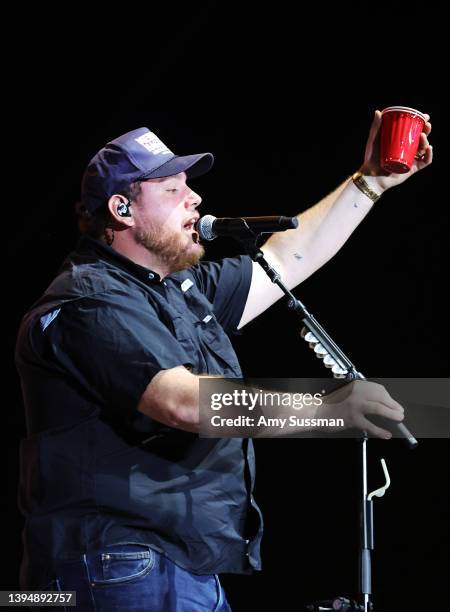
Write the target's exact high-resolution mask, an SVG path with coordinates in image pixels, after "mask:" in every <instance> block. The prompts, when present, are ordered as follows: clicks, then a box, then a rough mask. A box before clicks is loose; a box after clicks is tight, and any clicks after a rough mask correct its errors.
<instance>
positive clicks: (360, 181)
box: [352, 172, 381, 202]
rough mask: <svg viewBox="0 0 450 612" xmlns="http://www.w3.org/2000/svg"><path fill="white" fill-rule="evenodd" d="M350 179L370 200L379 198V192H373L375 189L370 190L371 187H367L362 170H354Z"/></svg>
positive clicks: (373, 200)
mask: <svg viewBox="0 0 450 612" xmlns="http://www.w3.org/2000/svg"><path fill="white" fill-rule="evenodd" d="M352 181H353V182H354V183H355V185H356V186H357V187H358V189H359V190H360V191H362V192H363V194H364V195H366V196H367V197H368V198H370V199H371V200H372V202H376V201H377V200H379V199H380V198H381V194H380V193H375V191H372V189H371V188H370V187H369V185H368V184H367V182H366V181H365V179H364V178H363V174H362V172H355V174H354V175H353V176H352Z"/></svg>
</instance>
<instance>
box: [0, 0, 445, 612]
mask: <svg viewBox="0 0 450 612" xmlns="http://www.w3.org/2000/svg"><path fill="white" fill-rule="evenodd" d="M111 13H113V11H112V10H110V11H109V14H108V15H107V17H111ZM130 13H131V11H130ZM47 17H48V20H50V18H51V19H52V20H53V22H54V26H52V27H50V26H49V25H48V23H49V21H48V20H47V19H46V18H47ZM113 17H117V21H116V22H115V23H114V24H112V23H111V25H110V24H109V23H106V18H105V19H102V20H100V21H98V22H97V21H95V22H94V20H93V17H92V15H91V14H89V13H88V12H86V13H84V12H83V11H82V10H81V9H79V11H78V12H77V13H76V14H72V13H70V12H67V13H66V14H64V15H63V14H56V13H53V14H52V15H48V16H47V15H39V16H38V15H36V19H38V18H40V19H41V20H42V23H43V24H44V27H43V26H42V24H41V22H39V27H34V24H33V19H34V15H28V16H27V22H26V24H24V22H23V21H21V20H19V19H18V20H17V21H16V22H14V23H12V24H11V27H12V29H13V30H14V33H15V39H14V43H13V44H12V45H11V46H10V48H9V50H8V51H9V55H8V57H10V59H11V62H10V64H9V66H10V69H9V75H8V77H7V78H8V81H7V83H8V86H7V91H8V96H7V97H8V101H9V102H10V103H11V104H10V107H8V111H7V112H5V113H4V133H5V138H4V147H5V151H4V153H5V154H6V159H7V160H8V162H10V169H9V175H8V176H9V178H5V177H4V178H3V196H2V200H3V202H2V213H3V218H2V221H3V231H4V234H6V238H7V251H6V258H5V260H4V262H3V263H4V265H3V271H4V272H5V273H6V275H7V278H6V279H5V283H4V288H5V293H4V300H5V301H6V302H7V304H8V307H11V312H10V314H8V315H7V318H5V319H4V322H7V325H6V327H7V329H6V332H7V362H6V368H5V369H4V378H3V381H4V383H3V388H4V395H5V402H4V415H5V432H6V438H5V442H4V445H3V448H4V449H5V459H4V463H3V465H4V470H3V472H4V481H5V483H4V496H3V504H4V506H3V510H4V513H5V519H4V522H3V527H4V531H5V536H6V538H4V539H7V540H8V548H7V551H8V564H7V566H6V567H5V568H4V571H3V572H2V582H3V584H2V588H4V589H7V588H14V587H16V586H17V568H18V564H19V559H20V528H21V519H20V516H19V514H18V511H17V509H16V486H17V475H18V461H17V454H18V441H19V439H20V438H21V437H22V436H23V435H24V419H23V413H22V405H21V398H20V389H19V382H18V378H17V375H16V373H15V370H14V367H13V364H12V359H11V356H12V352H13V346H14V341H15V334H16V330H17V326H18V323H19V320H20V318H21V316H22V314H23V313H24V311H25V310H26V308H27V307H28V306H29V305H30V304H31V303H32V302H33V301H34V300H35V299H36V298H37V297H38V296H39V295H40V293H41V292H42V291H43V290H44V289H45V287H46V286H47V284H48V283H49V282H50V280H51V279H52V277H53V275H54V273H55V271H56V270H57V268H58V266H59V264H60V262H61V260H62V259H63V257H64V255H65V254H66V252H67V251H68V250H70V249H71V248H72V247H73V245H74V244H75V242H76V239H77V232H76V230H75V224H74V222H73V217H72V207H73V203H74V202H75V201H76V199H77V198H78V195H79V181H80V177H81V173H82V171H83V169H84V167H85V165H86V163H87V162H88V161H89V159H90V157H91V156H92V155H93V154H94V153H95V152H96V150H97V149H98V148H100V147H101V146H102V145H103V144H104V143H105V142H106V141H107V140H109V139H111V138H114V137H116V136H118V135H119V134H121V133H123V132H125V131H128V130H130V129H134V128H136V127H140V126H143V125H145V126H148V127H149V128H150V129H152V130H154V131H155V132H156V133H157V134H158V135H159V136H160V138H161V139H162V140H163V141H164V142H165V143H166V144H168V146H169V147H170V148H171V149H172V150H174V151H175V152H177V153H180V154H183V153H192V152H200V151H207V150H209V151H212V152H213V153H214V154H215V156H216V163H215V166H214V168H213V170H212V171H211V172H210V173H209V174H208V175H207V176H205V177H202V178H201V179H197V180H196V181H193V183H192V185H193V187H194V188H195V189H197V190H198V191H199V193H201V195H202V196H203V204H202V206H201V210H202V211H203V212H204V213H205V212H208V213H211V214H213V215H215V216H237V215H264V214H285V215H294V214H296V213H298V212H299V211H301V210H305V209H306V208H308V207H309V206H310V205H312V204H314V203H315V202H317V201H318V200H320V199H321V198H322V197H323V196H325V195H326V194H327V193H329V192H330V191H331V190H333V189H334V188H335V187H336V186H337V185H338V184H339V183H340V182H342V181H343V180H344V179H345V178H346V177H348V176H349V175H350V174H351V173H352V172H354V171H355V170H356V169H357V168H358V166H359V165H360V163H361V161H362V156H363V152H364V146H365V142H366V137H367V133H368V130H369V126H370V123H371V120H372V116H373V112H374V110H375V109H376V108H379V109H381V108H383V107H384V106H388V105H391V104H403V105H407V106H412V107H415V108H419V109H421V110H422V111H424V112H427V113H429V114H430V115H431V117H432V122H433V132H432V134H431V136H430V140H431V141H432V143H433V145H434V149H435V162H434V163H433V165H432V167H431V168H428V169H426V170H425V171H424V172H422V173H420V174H419V175H417V176H414V177H412V178H411V179H410V180H408V182H407V183H405V184H403V185H401V186H400V187H397V188H395V189H392V190H390V191H389V192H388V193H386V194H385V195H384V196H383V198H382V199H381V200H380V201H379V202H378V203H377V204H376V205H375V207H374V210H373V211H372V212H371V213H370V214H369V216H368V217H367V218H366V219H365V221H364V222H363V223H362V225H361V226H360V227H359V228H358V230H357V231H356V232H355V233H354V235H352V237H351V238H350V240H349V241H348V242H347V244H346V245H345V246H344V248H343V249H342V250H341V251H340V252H339V254H338V255H336V256H335V257H334V258H333V260H332V261H331V262H329V263H328V264H327V265H326V266H325V267H324V268H323V269H321V270H319V271H318V272H317V273H316V274H315V275H314V276H313V277H312V278H310V279H308V280H307V281H306V282H305V283H303V284H302V286H301V287H299V288H298V289H297V290H296V294H297V295H298V296H299V297H300V298H301V299H302V301H303V302H304V303H306V305H307V306H308V308H309V310H311V311H312V312H313V313H314V314H315V316H316V317H317V318H318V319H319V321H321V322H322V324H324V325H325V327H326V328H327V329H328V330H329V331H330V332H331V334H332V335H333V337H334V338H335V339H336V341H337V342H338V343H339V344H340V345H341V346H342V348H343V349H344V350H345V351H346V352H347V353H348V355H349V356H350V358H351V359H352V360H353V361H354V362H355V363H356V365H357V367H358V368H359V369H360V370H361V371H363V372H364V373H365V374H366V375H367V376H373V377H438V376H448V373H449V358H448V333H447V331H446V330H447V327H448V325H447V320H448V298H447V296H446V289H447V287H448V235H449V234H448V225H447V219H448V214H447V209H448V187H447V185H448V176H447V174H448V173H447V172H446V170H447V165H446V163H445V162H444V155H445V153H446V150H445V149H446V144H445V141H444V138H443V131H444V129H445V127H446V123H447V121H446V118H447V115H448V110H447V104H446V102H445V99H444V98H443V84H442V82H443V78H442V77H443V74H444V67H443V61H442V60H441V54H442V52H443V48H444V47H445V40H444V38H443V36H442V35H441V33H440V27H439V23H440V19H441V16H440V15H438V14H436V12H435V9H434V8H433V7H432V5H431V6H430V5H427V7H424V6H422V5H419V4H418V3H412V4H409V5H408V10H407V11H405V10H404V8H403V9H402V8H401V7H398V8H397V9H393V8H392V7H387V6H382V5H378V6H377V7H374V6H373V5H369V4H365V3H354V4H347V5H340V6H339V8H334V9H331V8H327V7H326V6H320V7H316V8H311V7H310V8H308V10H306V9H305V8H297V9H296V10H295V11H294V9H292V10H291V11H287V10H285V9H282V8H281V7H280V8H279V9H278V10H277V9H275V7H271V8H270V9H266V12H265V13H264V14H262V13H261V10H259V11H258V13H255V12H253V13H252V12H250V13H249V14H247V15H245V16H244V15H243V14H242V12H241V11H238V10H234V11H232V10H231V9H229V10H227V11H225V10H223V11H222V12H221V13H218V12H217V9H215V10H214V11H213V9H212V8H211V6H209V7H208V8H206V7H200V6H197V7H196V8H195V9H190V11H189V12H183V13H181V12H180V10H179V9H175V8H174V10H173V13H171V14H170V15H165V16H163V17H161V18H160V17H156V16H155V15H154V14H152V13H151V12H150V11H146V12H145V13H142V14H136V13H135V12H133V13H132V14H128V13H127V14H125V13H119V12H117V14H116V15H113ZM119 22H120V23H119ZM45 26H46V27H45ZM9 130H10V132H11V135H10V136H9V135H8V136H6V134H9V133H10V132H9ZM237 252H239V247H238V246H237V244H235V243H233V242H232V241H227V240H221V241H219V240H217V241H216V242H214V243H212V244H211V246H210V248H209V249H208V252H207V256H208V258H219V257H221V256H224V255H232V254H235V253H237ZM298 332H299V327H298V321H297V320H296V319H295V318H294V317H291V316H287V315H286V311H285V308H284V306H283V305H282V304H281V303H280V304H277V305H276V306H274V307H272V308H271V309H270V310H269V311H268V312H266V313H265V314H263V315H262V316H260V317H259V318H258V319H257V320H256V321H254V322H253V323H251V324H250V325H248V326H247V328H246V329H245V333H244V334H243V335H242V336H241V337H238V338H236V348H237V350H238V354H239V357H240V360H241V363H242V365H243V368H244V371H245V373H246V374H247V375H249V376H259V377H264V376H267V377H300V376H301V377H306V376H323V375H324V372H325V371H324V370H323V367H322V366H321V364H320V363H319V362H318V360H315V359H314V357H313V355H312V353H311V351H310V350H309V349H308V348H307V345H306V344H305V343H304V342H303V341H301V340H300V338H299V333H298ZM448 450H449V443H448V440H445V439H442V440H422V441H421V444H420V447H419V448H418V449H417V450H416V451H414V452H408V451H407V450H406V449H405V448H404V446H403V445H402V443H401V442H399V441H392V442H389V443H383V442H378V441H377V442H373V443H372V444H371V450H370V455H371V488H376V487H378V486H379V485H380V484H381V482H382V473H381V468H380V467H379V466H378V464H377V462H378V459H379V457H380V456H384V457H386V459H387V461H388V465H389V468H390V472H391V477H392V485H391V488H390V489H389V491H388V493H387V494H386V496H385V497H384V498H383V499H382V500H376V501H375V512H376V515H375V518H376V525H375V527H376V531H375V535H376V541H375V542H376V551H375V553H374V558H373V572H374V591H375V602H376V603H377V609H378V610H382V611H383V612H385V611H390V610H412V609H423V610H431V609H434V606H435V605H436V604H437V602H438V601H442V600H443V599H444V598H445V584H446V580H448V571H449V563H448V545H449V538H448V512H449V509H450V508H449V496H448V487H449V469H448V465H449V464H448V456H447V452H448ZM256 453H257V465H258V473H257V484H256V492H255V495H256V498H257V500H258V502H259V504H260V506H261V507H262V509H263V512H264V515H265V522H266V535H265V539H264V541H263V563H264V571H263V573H262V574H260V575H257V576H253V577H241V576H224V577H223V582H224V584H225V586H226V588H227V592H228V597H229V600H230V602H231V603H232V606H233V610H236V611H238V612H239V611H244V610H248V609H249V608H250V606H251V609H259V608H262V607H263V606H265V607H270V608H272V607H275V606H276V607H277V609H278V610H283V611H284V610H286V611H287V610H300V609H301V606H302V605H303V604H304V603H305V602H308V601H311V600H314V599H318V598H326V597H331V596H333V595H336V594H347V595H353V594H356V592H357V588H358V585H357V547H358V487H359V456H358V448H357V444H356V443H355V442H354V441H333V442H331V441H320V440H282V441H281V440H259V441H257V443H256ZM249 602H251V603H249ZM447 605H449V604H448V602H447ZM444 607H445V606H444Z"/></svg>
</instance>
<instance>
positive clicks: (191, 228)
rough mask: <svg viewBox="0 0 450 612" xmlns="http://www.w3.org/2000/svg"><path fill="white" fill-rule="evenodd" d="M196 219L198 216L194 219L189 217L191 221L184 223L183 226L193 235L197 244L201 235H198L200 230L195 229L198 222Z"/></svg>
mask: <svg viewBox="0 0 450 612" xmlns="http://www.w3.org/2000/svg"><path fill="white" fill-rule="evenodd" d="M196 221H197V218H196V217H194V218H192V219H189V221H188V222H187V223H185V224H184V226H183V228H184V229H185V230H186V231H187V232H190V234H191V236H192V240H193V241H194V242H195V244H198V242H199V235H198V232H197V231H196V230H195V223H196Z"/></svg>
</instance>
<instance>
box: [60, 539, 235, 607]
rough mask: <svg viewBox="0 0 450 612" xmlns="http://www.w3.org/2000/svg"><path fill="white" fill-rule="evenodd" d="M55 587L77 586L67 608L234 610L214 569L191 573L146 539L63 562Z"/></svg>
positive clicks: (72, 588)
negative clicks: (74, 598) (72, 604)
mask: <svg viewBox="0 0 450 612" xmlns="http://www.w3.org/2000/svg"><path fill="white" fill-rule="evenodd" d="M52 586H53V588H51V589H49V590H60V591H76V593H77V606H76V608H73V607H72V608H65V610H67V612H70V611H71V610H77V611H78V610H80V611H81V610H83V611H84V610H86V611H91V610H95V611H98V612H100V611H101V612H103V611H104V612H112V611H113V610H117V611H119V610H130V611H136V612H138V611H142V612H144V611H145V612H197V611H198V612H206V611H208V612H212V611H213V610H214V611H216V612H231V608H230V606H229V605H228V602H227V600H226V597H225V592H224V590H223V588H222V586H221V584H220V582H219V578H218V576H217V575H216V574H209V575H205V576H198V575H196V574H192V573H191V572H188V571H187V570H185V569H182V568H181V567H179V566H178V565H176V564H175V563H173V562H172V561H170V560H169V559H168V558H167V557H165V556H164V555H162V554H160V553H158V552H156V551H155V550H153V549H152V548H150V547H149V546H147V545H144V544H115V545H112V546H107V547H105V548H104V549H102V550H100V551H97V552H95V553H89V554H86V555H83V556H82V557H81V558H80V559H78V560H74V561H64V562H62V563H60V564H59V565H58V567H57V570H56V576H55V581H54V583H53V585H52ZM53 609H54V608H53ZM59 609H61V608H59ZM49 610H52V608H49Z"/></svg>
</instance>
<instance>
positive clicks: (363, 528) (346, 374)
mask: <svg viewBox="0 0 450 612" xmlns="http://www.w3.org/2000/svg"><path fill="white" fill-rule="evenodd" d="M259 237H260V234H258V235H256V234H254V233H253V232H251V230H250V229H249V232H248V236H247V237H245V236H239V237H236V239H237V240H238V241H239V242H241V243H242V244H243V245H244V247H245V249H246V251H247V253H248V254H249V255H250V257H251V258H252V259H253V261H255V262H257V263H258V264H259V265H260V266H261V267H262V268H263V270H264V271H265V272H266V274H267V276H268V277H269V278H270V280H271V281H272V283H274V284H276V285H278V287H280V289H281V290H282V291H283V293H284V294H285V295H286V297H287V306H288V308H289V309H291V310H292V311H294V312H295V313H297V314H298V315H299V316H300V317H301V318H302V323H303V325H304V328H303V330H302V336H303V337H304V339H305V340H306V341H307V342H309V343H310V346H311V345H312V346H314V349H315V352H316V354H319V356H321V357H322V358H323V359H324V361H327V366H328V367H331V368H332V371H333V374H334V376H335V377H336V378H342V379H345V380H346V381H347V382H351V381H352V380H366V378H365V377H364V376H363V375H362V374H361V372H358V371H357V369H356V368H355V366H354V365H353V363H352V362H351V361H350V359H349V358H348V357H347V356H346V355H345V354H344V353H343V351H341V349H340V348H339V347H338V346H337V344H336V343H335V342H334V341H333V340H332V338H331V337H330V336H329V335H328V334H327V332H326V331H325V330H324V328H323V327H322V326H321V325H320V323H319V322H318V321H316V319H315V318H314V317H313V315H312V314H311V313H309V312H308V311H307V309H306V307H305V306H304V304H302V302H301V301H300V300H298V299H297V298H296V297H295V296H294V294H293V293H292V292H291V291H290V290H289V289H288V288H287V287H286V285H285V284H284V283H283V281H282V280H281V276H280V274H279V273H278V272H277V271H276V270H275V269H274V268H272V266H271V265H270V264H269V262H268V261H267V260H266V259H265V257H264V253H263V252H262V251H261V250H260V249H259V248H258V246H257V242H258V239H259ZM317 349H319V350H317ZM390 428H391V429H394V431H395V432H396V433H397V435H400V436H401V437H402V438H404V440H405V441H406V443H407V445H408V446H409V448H411V449H412V448H415V447H416V446H417V444H418V442H417V440H416V439H415V438H414V436H413V435H412V434H411V432H410V431H409V430H408V429H407V428H406V427H405V425H403V423H396V424H395V425H390ZM367 442H368V436H367V433H366V432H363V434H362V437H361V464H362V472H361V477H362V487H361V505H360V509H361V525H360V536H361V538H360V555H359V589H360V595H361V597H362V603H361V604H359V603H357V602H355V601H350V600H349V599H347V598H345V597H338V598H336V599H335V600H334V601H331V602H316V603H314V604H312V605H311V606H308V607H307V610H309V611H310V612H315V611H319V610H324V611H325V610H341V611H342V612H346V611H349V610H362V611H364V612H371V611H372V610H373V603H372V602H371V595H372V573H371V550H373V548H374V543H373V506H372V499H371V497H370V496H368V493H367ZM324 605H331V606H332V607H323V606H324Z"/></svg>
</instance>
